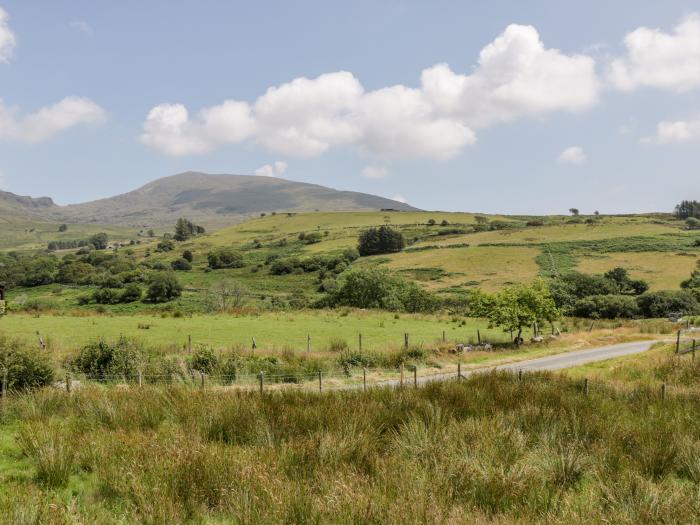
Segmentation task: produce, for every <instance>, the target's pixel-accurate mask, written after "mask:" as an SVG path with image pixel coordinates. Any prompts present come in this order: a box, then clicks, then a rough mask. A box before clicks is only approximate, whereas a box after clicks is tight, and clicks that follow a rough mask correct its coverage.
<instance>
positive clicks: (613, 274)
mask: <svg viewBox="0 0 700 525" xmlns="http://www.w3.org/2000/svg"><path fill="white" fill-rule="evenodd" d="M603 277H605V278H606V279H608V280H609V281H612V282H614V283H616V284H617V286H618V287H619V289H620V293H623V294H632V295H641V294H643V293H644V292H646V291H647V290H648V289H649V284H648V283H647V282H646V281H642V280H635V279H632V278H630V276H629V273H628V272H627V270H625V269H624V268H621V267H619V266H618V267H617V268H613V269H612V270H610V271H608V272H606V273H605V274H604V275H603Z"/></svg>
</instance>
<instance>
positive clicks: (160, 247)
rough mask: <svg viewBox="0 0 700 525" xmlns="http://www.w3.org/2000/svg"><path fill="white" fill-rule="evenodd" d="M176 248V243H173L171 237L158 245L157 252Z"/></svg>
mask: <svg viewBox="0 0 700 525" xmlns="http://www.w3.org/2000/svg"><path fill="white" fill-rule="evenodd" d="M174 249H175V245H174V244H173V241H171V240H170V239H163V240H162V241H160V242H159V243H158V244H157V245H156V251H157V252H170V251H173V250H174Z"/></svg>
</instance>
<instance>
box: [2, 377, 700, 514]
mask: <svg viewBox="0 0 700 525" xmlns="http://www.w3.org/2000/svg"><path fill="white" fill-rule="evenodd" d="M8 401H9V402H8V403H7V406H6V409H5V413H4V417H3V419H2V422H0V432H4V431H5V429H15V428H18V429H19V430H18V431H17V432H16V433H15V439H16V443H17V446H18V449H19V450H20V451H21V453H22V454H24V456H25V457H26V458H28V460H29V462H30V464H31V465H32V469H33V472H34V474H33V475H32V476H30V477H29V478H28V479H25V480H22V479H17V478H9V479H7V478H3V477H2V474H0V482H2V483H1V484H0V487H2V488H0V511H1V512H2V515H3V516H12V517H13V518H16V519H15V522H18V523H22V522H25V523H32V522H44V521H53V522H57V523H59V522H67V523H71V522H79V521H83V522H90V521H100V522H105V523H110V522H120V523H124V522H126V523H166V522H167V523H186V522H192V523H204V522H207V523H208V522H227V523H285V522H286V523H309V522H313V523H423V522H431V523H436V522H446V523H462V522H494V523H541V522H550V523H583V522H586V523H590V522H610V523H658V522H668V523H671V522H676V523H681V522H685V523H687V522H694V521H698V519H700V506H698V505H697V504H696V503H695V500H696V498H695V496H696V493H697V490H698V485H697V483H698V481H699V478H700V448H699V447H698V444H699V443H700V421H698V418H697V417H695V415H696V413H697V412H696V411H697V406H698V401H697V396H696V397H695V398H693V397H689V396H684V397H682V398H676V397H673V396H671V397H668V398H667V399H666V400H664V401H662V400H661V399H660V396H659V395H658V392H656V391H653V390H651V389H633V390H629V389H628V390H621V389H615V388H607V387H604V386H603V385H596V387H595V388H592V389H591V392H590V394H589V395H588V396H584V395H583V394H582V392H581V388H580V384H579V382H574V381H568V380H566V379H564V378H561V377H559V376H551V375H543V374H533V375H527V376H526V377H525V379H524V380H523V381H522V382H518V381H517V379H516V378H515V377H513V376H510V375H499V374H492V375H483V376H478V377H473V378H471V379H469V380H464V381H460V382H446V383H440V384H431V385H429V386H426V387H423V388H419V389H413V388H405V389H371V390H370V391H368V392H366V393H362V392H335V393H328V394H324V395H318V394H312V393H306V392H301V391H276V392H269V393H266V394H264V395H262V396H261V395H259V394H253V393H246V392H240V391H234V390H221V389H205V390H199V389H192V388H185V387H178V386H169V387H155V386H144V387H143V388H141V389H135V388H130V389H99V388H85V389H82V390H79V391H76V392H74V393H73V394H71V395H66V394H65V393H64V392H59V391H54V390H51V389H46V390H42V391H38V392H35V393H32V394H26V395H21V396H16V397H13V398H11V399H10V400H8ZM0 459H2V458H0ZM63 487H65V488H63ZM11 494H17V497H10V495H11ZM49 508H50V509H52V511H51V512H52V514H51V520H46V519H42V516H44V514H42V513H44V512H45V510H46V509H49ZM30 509H32V510H31V511H30Z"/></svg>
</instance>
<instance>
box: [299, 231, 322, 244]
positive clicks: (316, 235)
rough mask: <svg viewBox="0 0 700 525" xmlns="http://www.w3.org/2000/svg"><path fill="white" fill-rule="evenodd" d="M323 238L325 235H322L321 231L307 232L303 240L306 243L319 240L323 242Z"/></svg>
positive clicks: (313, 242) (314, 242)
mask: <svg viewBox="0 0 700 525" xmlns="http://www.w3.org/2000/svg"><path fill="white" fill-rule="evenodd" d="M300 235H301V234H300ZM322 239H323V236H322V235H321V233H320V232H311V233H307V234H306V235H305V236H304V238H303V239H302V242H303V243H304V244H316V243H318V242H321V240H322Z"/></svg>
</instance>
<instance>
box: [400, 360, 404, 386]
mask: <svg viewBox="0 0 700 525" xmlns="http://www.w3.org/2000/svg"><path fill="white" fill-rule="evenodd" d="M399 368H400V373H401V376H400V379H399V386H401V387H402V388H403V363H401V366H400V367H399Z"/></svg>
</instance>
